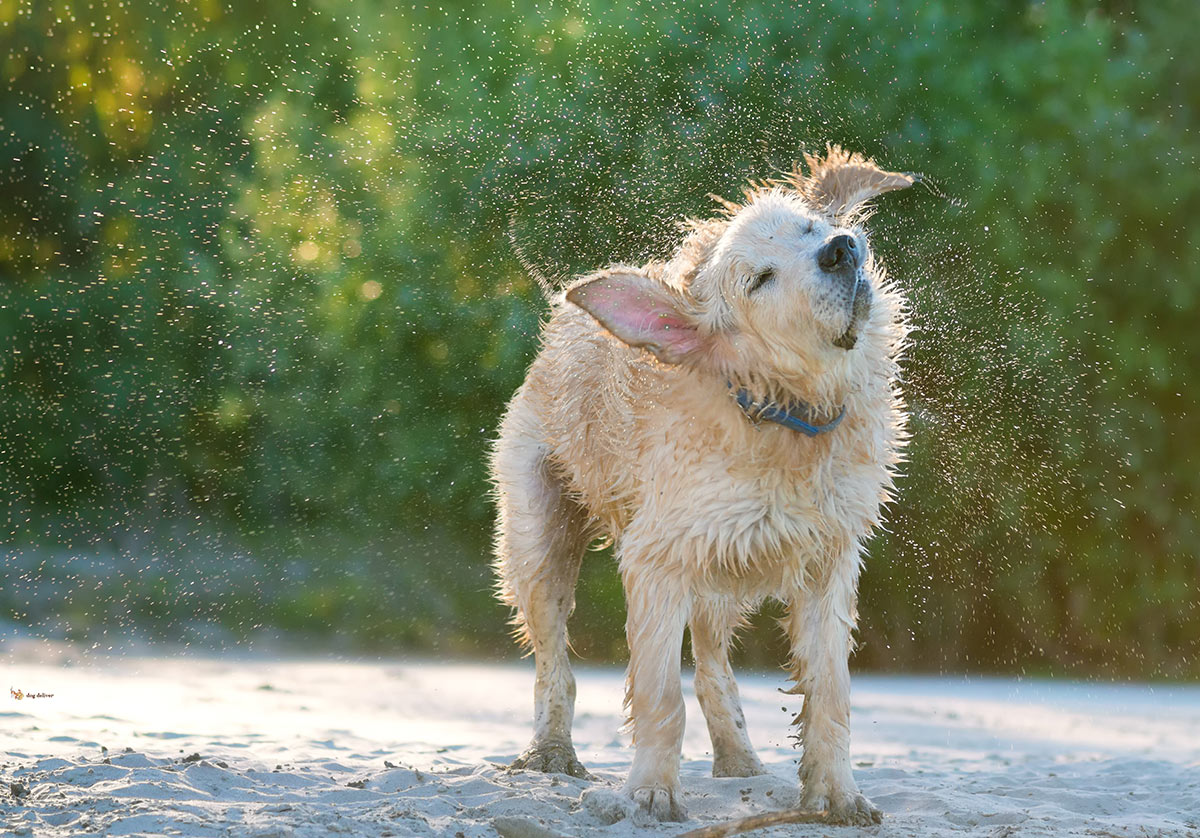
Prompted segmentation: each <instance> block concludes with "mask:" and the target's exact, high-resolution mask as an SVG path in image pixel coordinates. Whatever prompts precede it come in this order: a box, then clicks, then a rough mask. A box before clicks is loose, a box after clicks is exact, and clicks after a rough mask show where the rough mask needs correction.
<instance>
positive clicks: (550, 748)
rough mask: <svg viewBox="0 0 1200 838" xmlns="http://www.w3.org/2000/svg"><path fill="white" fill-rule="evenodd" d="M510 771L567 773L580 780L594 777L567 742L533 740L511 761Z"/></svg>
mask: <svg viewBox="0 0 1200 838" xmlns="http://www.w3.org/2000/svg"><path fill="white" fill-rule="evenodd" d="M508 768H509V770H510V771H540V772H542V773H543V774H569V775H570V776H572V777H578V778H580V779H581V780H594V779H595V777H593V776H592V775H591V773H589V772H588V770H587V769H586V768H584V767H583V763H582V762H580V761H579V758H578V757H576V756H575V748H573V747H572V746H571V744H570V743H569V742H535V743H534V744H532V745H530V746H529V748H528V749H527V750H526V751H525V753H523V754H521V755H520V756H519V757H517V758H516V759H514V760H513V761H512V764H511V765H509V767H508Z"/></svg>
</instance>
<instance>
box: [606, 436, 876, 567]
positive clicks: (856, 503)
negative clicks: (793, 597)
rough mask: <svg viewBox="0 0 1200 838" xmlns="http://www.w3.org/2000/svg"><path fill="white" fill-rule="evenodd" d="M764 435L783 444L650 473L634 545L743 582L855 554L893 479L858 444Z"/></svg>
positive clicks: (726, 452) (704, 454)
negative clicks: (884, 485)
mask: <svg viewBox="0 0 1200 838" xmlns="http://www.w3.org/2000/svg"><path fill="white" fill-rule="evenodd" d="M776 431H779V433H776ZM763 433H764V434H766V433H770V434H774V435H773V436H772V437H768V438H766V439H765V440H756V442H758V443H760V444H756V445H753V446H751V447H749V448H747V449H745V450H739V449H738V448H736V447H734V448H732V449H729V448H725V449H722V448H719V447H713V448H710V449H708V450H686V449H680V448H675V449H674V450H671V451H668V452H667V456H664V457H662V458H661V459H658V458H656V459H657V461H656V462H650V463H648V464H646V465H647V468H646V471H645V472H644V473H643V478H644V482H643V483H642V487H641V488H642V492H641V497H640V498H639V503H638V504H637V508H636V510H635V511H634V515H633V520H632V521H631V522H630V532H629V535H630V537H631V538H632V539H634V540H635V541H636V542H637V543H638V544H639V545H640V544H647V546H648V548H649V549H650V550H651V551H655V550H657V551H661V552H664V553H667V554H669V555H671V556H673V557H674V558H675V560H676V561H677V562H679V563H682V564H686V565H688V566H691V567H695V568H698V569H702V570H703V571H704V573H705V574H709V575H711V574H714V573H716V575H717V577H727V579H728V580H731V581H735V582H736V581H737V580H738V579H739V578H740V577H742V576H743V575H745V574H749V575H751V576H755V577H762V578H764V580H765V579H766V578H767V577H770V576H772V575H774V573H775V571H779V572H786V571H787V569H789V568H790V569H792V570H799V571H806V570H807V569H811V568H812V566H813V565H814V564H823V563H827V562H829V561H835V560H837V559H839V558H841V557H842V556H843V555H845V554H846V552H847V551H849V550H852V549H853V547H854V545H855V543H856V541H857V540H859V539H861V538H863V537H864V536H866V535H867V534H868V532H869V531H870V529H871V527H872V525H873V524H874V522H875V521H876V519H877V516H878V507H879V500H880V496H881V489H882V483H883V481H884V480H886V479H887V475H886V471H885V470H884V469H883V468H881V467H879V466H877V465H875V464H873V463H871V462H870V459H869V458H868V457H867V456H865V454H864V452H863V451H861V450H860V449H859V448H856V446H855V445H854V441H853V440H852V439H842V440H839V441H837V443H836V444H834V443H831V441H829V440H810V439H808V438H807V437H801V436H799V435H794V437H791V436H787V435H786V434H792V433H793V432H790V431H786V430H785V429H768V430H765V431H763ZM764 442H765V443H767V444H762V443H764ZM770 443H775V446H772V445H771V444H770Z"/></svg>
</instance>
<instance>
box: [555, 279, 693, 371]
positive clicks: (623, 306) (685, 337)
mask: <svg viewBox="0 0 1200 838" xmlns="http://www.w3.org/2000/svg"><path fill="white" fill-rule="evenodd" d="M567 299H568V300H569V301H570V302H572V303H574V304H575V305H577V306H579V307H580V308H582V309H583V310H584V311H586V312H587V313H588V314H590V315H592V317H595V318H596V319H597V320H598V321H600V325H601V326H603V327H604V328H605V329H608V331H610V332H612V333H613V335H615V336H616V337H618V338H620V339H621V340H622V341H624V342H625V343H627V344H629V345H630V346H637V347H642V348H645V349H648V350H650V351H651V352H653V353H654V356H655V357H656V358H658V359H659V360H660V361H663V362H664V363H667V364H682V363H688V362H691V363H697V362H699V361H701V360H702V359H703V358H704V357H706V355H707V354H708V352H709V349H710V340H709V339H708V338H707V337H705V336H704V335H702V334H701V333H700V330H699V321H698V320H697V318H696V316H695V315H694V314H693V312H692V311H691V310H690V308H689V306H688V305H687V301H686V300H685V299H684V297H683V294H681V293H680V292H679V291H677V290H676V289H674V288H672V287H671V286H669V285H667V284H666V283H665V282H660V281H658V280H656V279H651V278H650V277H648V276H645V275H644V274H641V273H638V272H637V270H636V269H635V268H620V267H618V268H613V269H611V270H607V271H601V272H600V273H598V274H595V275H594V276H591V277H588V278H587V279H585V280H583V281H582V282H580V283H579V284H578V285H576V286H574V287H573V288H571V289H570V290H569V291H567Z"/></svg>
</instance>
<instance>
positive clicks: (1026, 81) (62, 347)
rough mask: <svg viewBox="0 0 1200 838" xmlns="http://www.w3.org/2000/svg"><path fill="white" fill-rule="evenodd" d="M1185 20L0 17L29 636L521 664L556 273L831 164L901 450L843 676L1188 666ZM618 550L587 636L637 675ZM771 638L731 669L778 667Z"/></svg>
mask: <svg viewBox="0 0 1200 838" xmlns="http://www.w3.org/2000/svg"><path fill="white" fill-rule="evenodd" d="M1197 32H1200V4H1197V3H1195V2H1187V0H1181V1H1180V2H1173V1H1168V2H1149V1H1148V0H1147V1H1146V2H1132V1H1131V2H1110V3H1085V2H1057V1H1051V2H1045V3H1015V2H1013V3H992V4H963V3H956V2H949V0H946V1H945V2H942V0H929V2H899V3H895V4H878V5H876V4H868V3H864V2H857V3H849V4H846V5H845V6H844V7H843V6H842V5H841V4H830V3H817V2H812V3H787V2H775V3H744V4H743V3H736V4H727V3H722V4H706V3H693V2H677V3H670V2H653V3H650V2H638V3H632V4H630V3H612V4H600V3H557V2H549V3H548V2H541V1H540V0H539V2H534V1H533V0H512V2H504V3H491V2H482V3H461V4H459V3H444V4H428V5H426V4H416V5H407V4H400V6H399V7H397V6H395V5H394V4H390V3H384V2H378V1H377V0H356V1H355V2H332V0H329V2H321V1H320V0H296V2H294V3H285V2H270V3H268V2H261V1H260V2H244V3H238V4H222V3H219V2H216V0H206V2H199V3H192V2H187V3H184V2H179V3H176V2H169V0H124V2H120V3H118V2H105V1H104V0H96V2H93V3H82V2H66V1H65V0H38V2H28V0H4V2H3V3H0V81H2V87H0V185H2V186H3V190H2V192H0V497H3V515H0V538H2V539H3V542H4V552H3V556H4V581H3V588H2V593H0V609H2V610H0V620H3V621H4V622H3V623H0V629H2V631H0V637H3V638H10V639H11V638H15V637H20V636H25V635H28V634H33V635H34V636H40V637H47V638H66V639H70V640H76V641H85V642H93V643H98V644H101V645H102V646H110V645H111V646H114V647H116V646H124V645H127V644H128V643H129V642H130V641H138V640H145V641H153V642H169V643H181V642H182V643H188V644H196V645H200V646H204V647H213V646H215V647H218V648H230V647H233V646H237V645H239V644H247V643H248V644H250V645H258V646H259V647H264V646H265V647H270V648H281V647H284V648H305V649H316V648H326V649H335V650H341V651H344V652H349V653H355V654H357V653H369V654H376V653H380V654H392V653H435V654H439V655H488V656H493V655H512V654H514V653H515V651H514V649H513V647H512V646H511V644H510V642H509V640H508V638H507V636H506V634H505V631H506V629H505V625H504V622H505V618H506V614H505V612H504V610H503V609H502V608H500V606H499V605H497V604H496V603H494V602H493V601H492V599H491V596H490V589H491V584H492V580H491V577H490V572H489V569H488V543H489V533H490V518H491V510H490V505H489V501H488V497H487V488H486V479H485V470H484V465H483V463H484V459H485V451H486V448H487V445H488V441H489V439H490V438H491V437H492V435H493V433H494V429H495V427H496V424H497V420H498V416H499V414H500V411H501V410H502V408H503V405H504V403H505V401H506V399H507V398H508V396H509V395H510V394H511V392H512V391H513V389H514V388H515V387H516V385H517V384H518V383H519V381H520V379H521V377H522V374H523V372H524V369H525V367H526V365H527V364H528V363H529V361H530V360H531V358H532V356H533V353H534V352H535V350H536V345H537V337H536V336H537V331H538V326H539V318H540V317H541V316H543V315H544V313H545V306H544V303H543V302H542V300H541V297H540V295H539V293H538V291H537V288H536V284H535V283H533V282H532V281H531V279H530V277H529V274H528V271H527V270H526V269H525V268H524V267H523V266H522V264H521V260H520V259H518V258H517V255H516V254H515V252H514V242H515V244H516V249H518V250H519V251H520V252H521V253H522V254H523V255H524V259H525V261H526V262H528V263H530V264H533V265H535V266H536V267H537V268H538V270H540V271H542V272H544V273H546V274H548V275H551V276H553V277H555V278H558V279H562V278H566V277H569V276H571V275H572V274H575V273H578V272H582V271H586V270H590V269H592V268H594V267H596V266H599V265H602V264H605V263H607V262H610V261H616V260H621V261H639V260H643V259H646V258H649V257H653V256H661V255H663V254H665V253H667V252H669V250H670V249H671V247H672V246H673V245H674V244H675V243H676V242H677V241H678V239H679V235H680V234H679V232H678V229H677V226H676V222H677V221H678V220H679V219H681V218H683V217H685V216H688V215H697V214H701V215H702V214H706V213H709V212H711V211H712V208H713V206H714V205H713V203H712V200H711V199H710V198H709V197H708V194H709V193H717V194H720V195H724V196H727V197H734V196H736V195H737V193H738V190H739V187H740V185H741V184H742V183H744V182H745V181H746V180H747V179H748V178H750V177H765V176H770V175H772V174H774V173H776V172H778V171H779V170H780V169H781V168H785V167H787V166H789V165H790V164H791V163H792V162H793V161H794V160H796V159H798V158H799V157H800V154H801V152H802V151H803V150H806V149H808V150H812V149H818V148H821V147H823V145H824V144H825V143H826V142H827V141H831V142H837V143H841V144H843V145H845V146H847V147H850V148H853V149H857V150H861V151H864V152H866V153H868V154H871V155H874V156H876V157H877V158H878V159H879V160H880V161H881V163H883V164H884V165H885V166H888V167H892V168H897V169H903V170H909V171H919V172H922V173H924V174H925V175H926V177H927V182H928V183H929V187H928V188H925V189H914V190H909V191H908V192H906V193H899V194H896V195H890V196H887V197H886V198H885V199H883V200H882V201H881V202H880V205H881V211H880V213H879V214H878V215H877V217H876V218H875V220H874V221H873V222H872V229H873V233H874V238H873V241H874V246H875V248H876V250H877V251H878V253H879V254H880V255H881V256H882V258H883V259H884V261H885V262H886V263H887V264H888V265H889V267H890V269H891V271H892V273H893V274H895V275H896V276H897V277H898V278H899V280H900V282H901V284H902V285H903V287H904V288H905V289H906V291H907V293H908V295H909V297H910V299H911V303H912V316H913V320H914V322H915V323H916V325H917V327H918V331H917V332H916V333H915V335H914V343H913V347H912V349H911V351H910V353H909V357H908V359H907V361H906V365H905V368H906V382H905V389H906V392H907V393H908V396H909V399H910V402H911V404H912V408H913V421H912V432H913V445H912V449H911V452H910V456H911V459H910V462H909V463H908V464H907V466H906V469H905V471H906V477H905V478H904V479H903V480H902V481H901V498H900V500H899V502H898V503H896V504H895V505H894V506H893V507H892V510H891V512H890V514H889V532H888V533H886V534H885V535H884V536H882V537H880V538H878V539H876V540H875V541H874V542H873V543H872V545H871V549H870V555H869V558H868V561H867V568H866V571H865V574H864V577H863V582H862V591H861V603H860V605H861V612H862V620H861V630H860V639H861V641H862V647H861V649H860V651H859V652H858V655H857V657H856V660H855V662H856V665H857V666H860V667H864V668H879V669H905V670H917V671H947V670H977V671H1010V672H1025V673H1055V674H1063V675H1074V676H1081V677H1082V676H1097V677H1140V678H1159V677H1196V676H1200V661H1198V658H1197V653H1198V651H1200V609H1198V607H1197V598H1198V593H1200V591H1198V579H1200V540H1198V538H1197V531H1196V524H1197V491H1196V490H1197V486H1198V483H1200V477H1198V474H1197V467H1196V455H1197V452H1198V451H1200V422H1198V420H1197V417H1198V416H1200V412H1198V411H1197V397H1196V394H1195V389H1194V386H1193V381H1194V379H1195V378H1196V376H1197V374H1198V373H1200V338H1198V336H1197V330H1196V314H1197V310H1198V306H1197V303H1198V301H1200V271H1198V270H1197V258H1196V254H1197V253H1198V252H1200V220H1198V219H1200V176H1198V175H1197V154H1198V152H1200V136H1198V134H1197V129H1198V127H1200V113H1198V108H1200V98H1198V97H1200V94H1198V93H1197V91H1198V90H1200V61H1197V60H1196V57H1195V49H1194V45H1193V43H1192V42H1193V41H1194V40H1195V35H1196V33H1197ZM622 614H623V608H622V604H621V600H620V593H619V585H618V583H617V578H616V574H615V569H614V568H613V565H612V562H611V561H610V560H608V559H607V558H606V557H604V556H602V555H600V556H596V557H594V558H593V559H591V560H590V561H589V562H588V563H587V565H586V570H585V572H584V579H583V581H582V584H581V589H580V597H579V608H578V611H577V614H576V617H575V621H574V624H573V634H574V644H575V647H576V649H577V650H578V651H579V653H580V654H581V655H582V656H583V657H584V658H586V659H587V660H590V661H593V662H602V661H610V660H620V659H621V657H622V656H623V654H624V652H623V641H622V632H621V624H622ZM770 616H771V613H770V609H768V613H767V614H765V615H764V616H763V617H762V618H760V619H759V620H758V621H757V623H758V626H757V627H756V628H754V629H752V630H751V631H749V632H748V633H747V634H746V636H745V642H744V645H743V651H742V656H743V660H744V662H748V663H751V664H758V665H774V664H776V663H779V662H780V655H781V648H780V645H779V642H778V640H777V638H776V634H775V633H774V630H773V629H772V628H771V626H770V625H769V623H770V619H769V618H770Z"/></svg>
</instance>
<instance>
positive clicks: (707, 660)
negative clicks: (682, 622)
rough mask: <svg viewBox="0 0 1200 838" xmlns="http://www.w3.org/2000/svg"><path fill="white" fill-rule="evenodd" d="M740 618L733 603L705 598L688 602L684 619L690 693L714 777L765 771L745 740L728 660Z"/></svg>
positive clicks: (734, 684) (746, 736)
mask: <svg viewBox="0 0 1200 838" xmlns="http://www.w3.org/2000/svg"><path fill="white" fill-rule="evenodd" d="M740 618H741V609H740V608H739V607H738V605H737V603H735V602H731V601H728V600H725V599H717V598H711V599H705V600H698V601H696V602H694V603H693V604H692V616H691V619H690V620H689V621H688V626H689V627H690V629H691V632H692V654H693V655H694V656H695V658H696V681H695V683H696V698H697V699H699V701H700V709H701V710H703V711H704V719H705V721H706V722H708V735H709V738H710V739H711V740H712V746H713V768H712V771H713V776H714V777H752V776H755V775H757V774H765V773H766V769H764V768H763V764H762V762H761V761H759V759H758V756H757V755H756V754H755V753H754V748H753V747H752V746H751V745H750V736H749V735H748V733H747V731H746V717H745V715H744V714H743V713H742V704H741V701H740V700H739V698H738V688H737V682H736V681H735V680H734V677H733V669H732V668H731V667H730V665H729V643H730V641H731V640H732V638H733V630H734V629H735V628H736V627H737V624H738V622H739V621H740Z"/></svg>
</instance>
